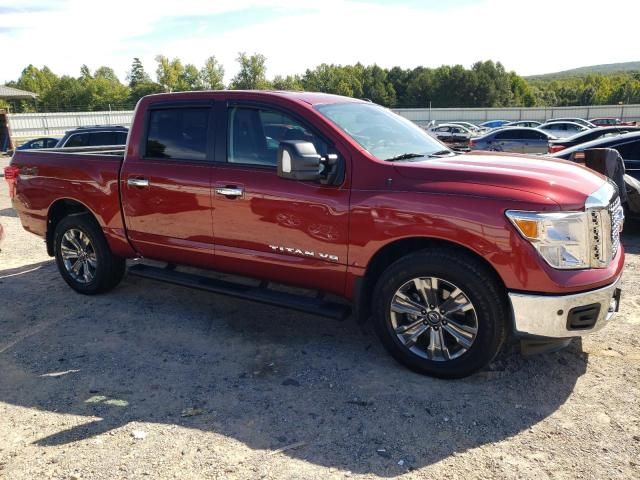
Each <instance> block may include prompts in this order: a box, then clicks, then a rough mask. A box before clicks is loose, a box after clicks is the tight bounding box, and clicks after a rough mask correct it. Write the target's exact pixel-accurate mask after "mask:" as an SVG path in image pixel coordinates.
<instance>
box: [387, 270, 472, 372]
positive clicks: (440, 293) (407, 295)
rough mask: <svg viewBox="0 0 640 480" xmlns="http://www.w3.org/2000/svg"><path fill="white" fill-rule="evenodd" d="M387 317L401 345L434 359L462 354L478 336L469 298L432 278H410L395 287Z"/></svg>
mask: <svg viewBox="0 0 640 480" xmlns="http://www.w3.org/2000/svg"><path fill="white" fill-rule="evenodd" d="M390 317H391V326H392V328H393V330H394V332H395V334H396V336H397V337H398V340H400V342H401V343H402V345H404V347H405V348H407V349H408V350H409V351H411V352H412V353H414V354H416V355H418V356H420V357H422V358H426V359H428V360H433V361H437V362H446V361H448V360H453V359H455V358H458V357H459V356H461V355H463V354H464V353H465V352H467V351H468V350H469V348H471V346H472V345H473V342H474V341H475V339H476V337H477V335H478V316H477V313H476V309H475V307H474V306H473V304H472V303H471V300H469V297H468V296H467V295H466V294H465V293H464V292H463V291H462V290H460V289H459V288H458V287H457V286H456V285H454V284H453V283H451V282H448V281H446V280H442V279H440V278H436V277H419V278H414V279H412V280H409V281H408V282H406V283H405V284H403V285H402V286H401V287H400V288H399V289H398V290H396V293H395V294H394V296H393V298H392V300H391V307H390Z"/></svg>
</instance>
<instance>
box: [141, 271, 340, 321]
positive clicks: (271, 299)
mask: <svg viewBox="0 0 640 480" xmlns="http://www.w3.org/2000/svg"><path fill="white" fill-rule="evenodd" d="M129 274H130V275H134V276H137V277H143V278H148V279H151V280H157V281H160V282H166V283H172V284H175V285H181V286H183V287H189V288H195V289H197V290H205V291H207V292H212V293H217V294H221V295H228V296H231V297H236V298H242V299H245V300H251V301H254V302H260V303H266V304H268V305H275V306H280V307H286V308H290V309H292V310H297V311H300V312H305V313H310V314H313V315H318V316H321V317H327V318H333V319H335V320H344V319H345V318H347V317H348V316H349V314H350V313H351V308H350V307H349V305H346V304H342V303H338V302H332V301H329V300H326V299H324V296H323V295H318V296H316V297H306V296H302V295H296V294H292V293H287V292H281V291H276V290H271V289H269V288H267V285H268V284H267V283H265V282H263V283H262V284H261V285H260V286H252V285H245V284H240V283H233V282H229V281H226V280H219V279H216V278H210V277H205V276H201V275H195V274H191V273H185V272H180V271H177V270H175V269H174V268H160V267H153V266H150V265H144V264H138V265H134V266H132V267H130V268H129Z"/></svg>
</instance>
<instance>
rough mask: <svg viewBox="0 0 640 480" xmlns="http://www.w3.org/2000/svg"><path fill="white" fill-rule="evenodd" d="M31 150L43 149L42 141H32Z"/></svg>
mask: <svg viewBox="0 0 640 480" xmlns="http://www.w3.org/2000/svg"><path fill="white" fill-rule="evenodd" d="M31 148H44V140H34V141H33V142H31Z"/></svg>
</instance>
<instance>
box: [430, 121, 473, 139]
mask: <svg viewBox="0 0 640 480" xmlns="http://www.w3.org/2000/svg"><path fill="white" fill-rule="evenodd" d="M429 134H430V135H431V136H433V137H435V138H437V139H438V140H440V141H441V142H445V143H465V144H466V143H468V142H469V139H470V138H471V137H473V136H474V135H475V134H474V132H472V131H471V130H469V129H468V128H466V127H463V126H462V125H457V124H454V123H443V124H440V125H438V126H435V127H432V128H431V129H430V130H429Z"/></svg>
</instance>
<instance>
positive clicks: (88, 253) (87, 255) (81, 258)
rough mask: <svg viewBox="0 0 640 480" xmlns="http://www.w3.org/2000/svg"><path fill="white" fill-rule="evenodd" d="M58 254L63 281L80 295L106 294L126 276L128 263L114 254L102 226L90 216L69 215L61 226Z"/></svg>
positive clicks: (56, 240)
mask: <svg viewBox="0 0 640 480" xmlns="http://www.w3.org/2000/svg"><path fill="white" fill-rule="evenodd" d="M54 251H55V256H56V263H57V265H58V270H59V271H60V274H61V275H62V278H63V279H64V280H65V282H67V284H68V285H69V286H70V287H71V288H73V289H74V290H75V291H77V292H79V293H83V294H86V295H92V294H96V293H102V292H106V291H108V290H111V289H112V288H114V287H115V286H116V285H118V283H120V281H121V280H122V277H123V276H124V273H125V267H126V263H125V260H124V259H123V258H119V257H116V256H115V255H113V253H111V249H110V248H109V245H108V244H107V241H106V239H105V238H104V234H103V233H102V230H101V229H100V226H99V225H98V223H97V222H96V221H95V220H94V219H93V218H92V217H91V216H90V215H89V214H86V213H83V214H74V215H69V216H68V217H65V218H64V219H62V220H61V221H60V223H58V225H57V226H56V229H55V233H54Z"/></svg>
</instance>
